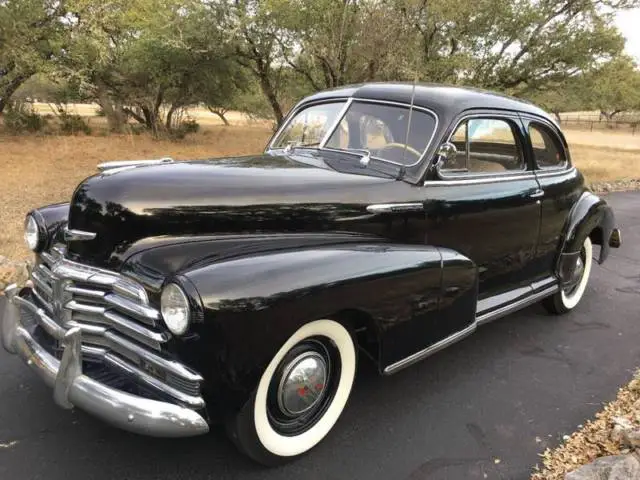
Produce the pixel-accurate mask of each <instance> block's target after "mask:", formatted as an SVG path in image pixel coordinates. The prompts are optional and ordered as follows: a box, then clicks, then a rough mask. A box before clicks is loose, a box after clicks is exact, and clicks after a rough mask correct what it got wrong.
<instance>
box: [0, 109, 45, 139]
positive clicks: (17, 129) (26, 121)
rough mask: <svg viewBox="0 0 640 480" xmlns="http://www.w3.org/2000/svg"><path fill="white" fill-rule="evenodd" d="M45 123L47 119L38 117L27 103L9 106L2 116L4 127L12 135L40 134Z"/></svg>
mask: <svg viewBox="0 0 640 480" xmlns="http://www.w3.org/2000/svg"><path fill="white" fill-rule="evenodd" d="M47 121H48V117H42V116H40V115H38V114H37V113H36V112H35V111H34V110H33V106H32V105H31V104H29V103H21V102H15V103H12V104H9V105H7V110H6V112H5V114H4V126H5V128H6V130H7V131H8V132H9V133H12V134H14V135H19V134H23V133H38V132H42V131H43V130H44V129H45V127H46V126H47Z"/></svg>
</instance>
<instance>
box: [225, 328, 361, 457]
mask: <svg viewBox="0 0 640 480" xmlns="http://www.w3.org/2000/svg"><path fill="white" fill-rule="evenodd" d="M356 360H357V355H356V345H355V342H354V339H353V336H352V335H351V334H350V333H349V331H348V330H347V329H346V328H345V327H344V326H343V325H341V324H340V323H338V322H335V321H333V320H316V321H313V322H310V323H308V324H306V325H304V326H302V327H301V328H300V329H299V330H298V331H296V332H295V333H294V334H293V335H292V336H291V337H290V338H289V340H287V342H286V343H285V344H284V345H283V346H282V348H281V349H280V350H279V351H278V353H276V355H275V356H274V357H273V359H272V360H271V362H270V363H269V365H268V366H267V368H266V370H265V371H264V373H263V375H262V378H261V379H260V383H259V384H258V387H257V389H256V391H255V392H254V394H253V396H252V398H251V399H250V400H249V401H248V402H247V403H246V404H245V406H244V407H243V408H242V410H241V411H240V412H239V413H238V414H237V415H236V416H235V417H234V418H232V419H231V421H230V422H228V424H227V427H228V431H229V434H230V436H231V439H232V440H233V441H234V443H235V444H236V445H237V446H238V447H239V448H240V450H242V451H243V452H244V453H246V454H247V455H248V456H249V457H251V458H253V459H254V460H256V461H257V462H259V463H262V464H264V465H278V464H281V463H284V462H287V461H290V460H293V459H294V458H296V457H298V456H300V455H302V454H304V453H305V452H307V451H309V450H310V449H312V448H313V447H314V446H316V445H317V444H318V443H319V442H320V441H321V440H322V439H323V438H324V437H325V436H326V435H327V434H328V433H329V431H330V430H331V429H332V428H333V426H334V424H335V423H336V421H337V420H338V418H339V417H340V414H341V413H342V411H343V410H344V407H345V405H346V403H347V400H348V398H349V395H350V393H351V388H352V386H353V381H354V378H355V373H356Z"/></svg>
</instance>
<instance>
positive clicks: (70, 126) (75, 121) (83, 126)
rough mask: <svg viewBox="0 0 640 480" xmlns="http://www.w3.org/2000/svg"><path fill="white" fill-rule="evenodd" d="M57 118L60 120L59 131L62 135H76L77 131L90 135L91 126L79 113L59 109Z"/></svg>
mask: <svg viewBox="0 0 640 480" xmlns="http://www.w3.org/2000/svg"><path fill="white" fill-rule="evenodd" d="M58 120H60V133H61V134H63V135H77V134H79V133H84V134H85V135H91V127H89V125H88V124H87V122H86V121H85V120H84V119H83V118H82V117H81V116H80V115H73V114H69V113H67V112H65V111H61V112H60V114H59V115H58Z"/></svg>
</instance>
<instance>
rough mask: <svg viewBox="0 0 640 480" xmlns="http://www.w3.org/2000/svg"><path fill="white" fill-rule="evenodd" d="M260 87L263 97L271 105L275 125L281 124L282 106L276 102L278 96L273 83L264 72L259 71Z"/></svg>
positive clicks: (282, 118) (282, 116)
mask: <svg viewBox="0 0 640 480" xmlns="http://www.w3.org/2000/svg"><path fill="white" fill-rule="evenodd" d="M260 88H262V93H264V95H265V97H267V101H268V102H269V105H271V109H272V110H273V116H274V117H275V119H276V126H277V127H280V125H282V120H284V114H283V113H282V107H281V106H280V103H279V102H278V97H277V96H276V92H275V89H274V88H273V85H272V84H271V81H270V79H269V77H268V75H267V74H266V73H265V72H261V74H260Z"/></svg>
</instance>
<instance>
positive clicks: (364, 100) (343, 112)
mask: <svg viewBox="0 0 640 480" xmlns="http://www.w3.org/2000/svg"><path fill="white" fill-rule="evenodd" d="M343 100H346V104H345V106H344V108H343V109H342V110H341V111H340V113H339V115H338V117H337V118H336V121H335V122H334V123H333V124H332V125H331V128H330V129H329V130H327V133H326V134H325V136H324V137H323V139H322V141H321V142H320V145H318V148H320V149H323V150H329V151H332V152H340V153H351V154H357V152H350V151H349V150H343V149H339V148H331V147H326V146H325V145H326V143H327V142H328V141H329V139H330V138H331V136H332V135H333V133H334V132H335V130H336V129H337V128H338V126H339V125H340V122H342V119H343V118H344V116H345V115H346V113H347V110H348V109H349V107H350V106H351V104H352V103H354V102H361V103H375V104H378V105H388V106H391V107H402V108H413V109H414V110H420V111H422V112H424V113H427V114H429V115H431V116H432V117H433V118H434V120H435V124H434V126H433V131H432V132H431V137H429V140H428V141H427V143H426V145H425V147H424V151H423V152H422V155H421V156H420V158H419V159H418V160H417V161H416V162H415V163H412V164H409V165H405V164H404V163H399V162H394V161H393V160H387V159H385V158H381V157H376V156H371V158H372V159H375V160H380V161H383V162H384V163H389V164H392V165H396V166H398V167H403V168H411V167H415V166H416V165H419V164H421V163H422V162H423V161H424V159H425V157H426V156H427V153H428V152H429V148H430V147H431V144H432V142H433V139H434V138H435V135H436V132H437V131H438V126H439V125H440V117H438V114H437V113H436V112H434V111H433V110H431V109H430V108H426V107H422V106H418V105H411V104H410V103H404V102H394V101H392V100H377V99H372V98H365V97H362V98H360V97H336V98H327V99H323V100H318V101H316V102H309V103H304V104H301V105H299V106H297V107H296V108H295V109H294V110H293V111H292V112H291V113H290V115H289V117H288V119H287V121H286V122H285V123H284V124H283V125H282V126H281V127H280V128H279V129H278V131H277V132H276V133H275V135H274V136H273V139H272V140H271V141H270V142H269V146H268V147H267V149H268V150H276V149H281V148H282V147H274V146H273V144H274V143H275V141H276V140H277V139H278V137H279V136H280V134H281V133H282V132H283V131H284V129H285V128H286V127H287V126H288V125H289V123H290V122H291V120H293V118H294V117H295V116H296V115H297V114H298V113H299V112H300V111H301V110H303V109H304V108H308V107H311V106H314V105H321V104H323V103H337V102H340V101H343Z"/></svg>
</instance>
